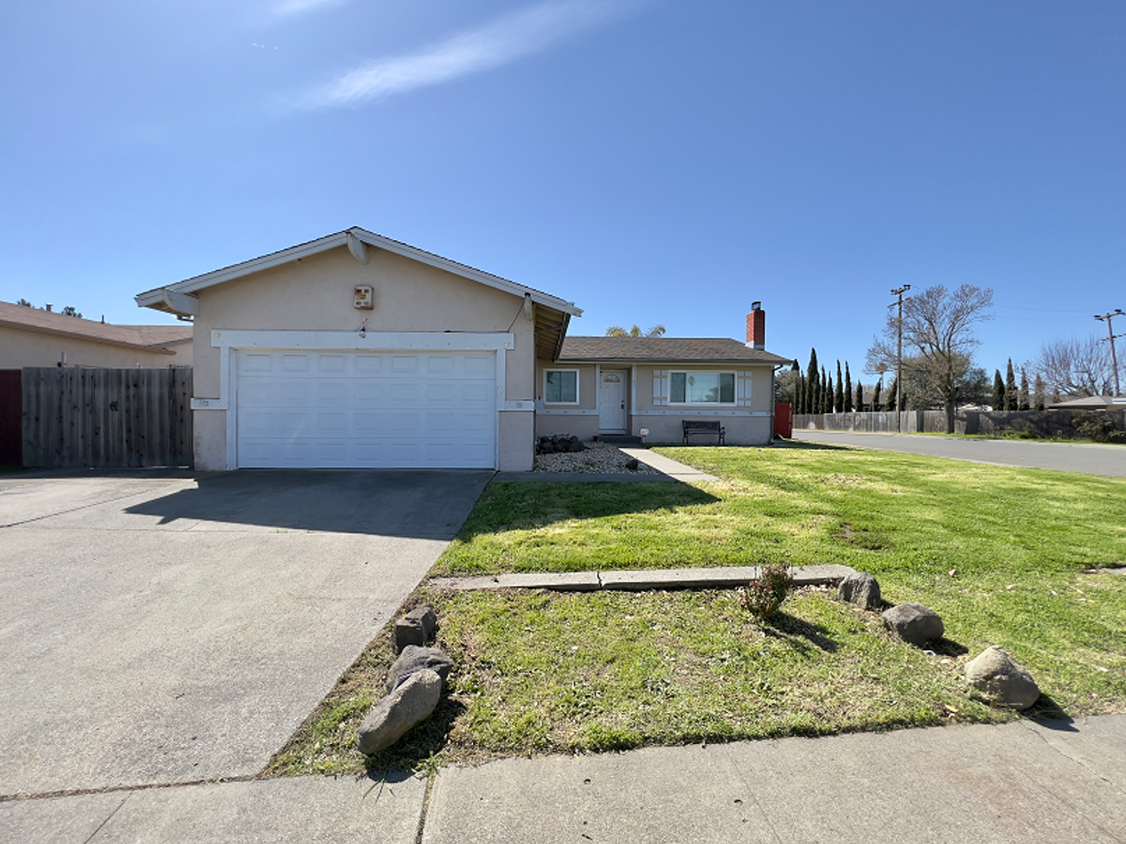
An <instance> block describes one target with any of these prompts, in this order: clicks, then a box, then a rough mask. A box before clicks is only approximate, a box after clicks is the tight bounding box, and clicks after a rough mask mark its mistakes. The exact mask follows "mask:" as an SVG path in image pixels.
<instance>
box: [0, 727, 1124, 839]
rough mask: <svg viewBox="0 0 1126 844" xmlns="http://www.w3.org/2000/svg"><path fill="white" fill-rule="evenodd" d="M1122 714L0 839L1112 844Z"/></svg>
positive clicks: (445, 775)
mask: <svg viewBox="0 0 1126 844" xmlns="http://www.w3.org/2000/svg"><path fill="white" fill-rule="evenodd" d="M1123 760H1126V716H1102V717H1095V718H1089V719H1084V720H1082V721H1078V722H1075V723H1064V722H1050V723H1045V724H1038V723H1035V722H1032V721H1026V720H1022V721H1017V722H1014V723H1010V724H1005V725H1001V726H970V727H958V726H951V727H938V728H933V729H925V730H899V731H896V732H890V733H861V734H855V735H846V736H834V737H828V738H817V739H805V738H788V739H781V740H775V741H759V742H739V743H734V744H726V745H708V746H699V745H695V746H691V747H677V748H649V749H644V750H638V751H631V752H628V753H620V754H613V753H612V754H600V755H592V756H550V757H544V758H540V759H507V760H503V761H499V762H493V763H489V764H487V765H482V766H480V767H476V768H445V769H442V770H441V771H439V772H438V774H437V775H436V777H435V779H434V782H433V784H432V786H431V789H430V793H429V799H427V794H426V783H425V782H424V781H423V780H421V779H418V778H412V777H407V778H403V779H401V780H398V781H393V782H387V783H383V784H380V783H373V782H371V781H370V780H367V779H360V780H356V779H354V778H350V777H341V778H336V779H333V778H311V777H310V778H300V779H291V780H270V781H256V782H237V783H222V784H214V785H185V786H177V787H171V788H150V789H142V790H136V791H116V792H109V793H104V794H88V795H76V796H70V797H55V798H39V799H35V798H32V799H26V800H15V801H8V802H3V803H0V837H2V838H3V840H6V841H20V842H28V843H29V844H34V842H40V841H51V842H62V844H70V842H74V844H84V843H85V842H89V844H104V842H141V841H160V842H169V844H181V843H182V844H187V843H188V842H205V841H207V842H210V841H224V842H232V843H233V844H237V843H238V842H252V841H253V842H290V841H302V842H317V841H326V842H327V841H331V842H336V843H337V844H352V843H353V842H356V844H359V842H388V843H389V844H390V842H396V844H400V843H401V844H413V842H415V841H416V840H418V833H419V830H420V828H421V833H422V835H421V841H422V842H423V844H455V842H501V843H502V844H503V842H526V841H535V842H539V843H540V844H555V842H560V844H562V842H577V844H585V842H588V841H593V842H669V841H691V842H693V844H708V842H759V841H761V842H773V843H774V844H798V843H799V842H802V843H804V842H833V843H834V844H853V842H855V844H860V842H864V844H883V842H887V844H892V842H894V843H895V844H901V842H911V844H929V843H930V842H935V844H938V842H943V844H953V842H967V844H969V842H972V844H979V842H996V844H1008V843H1009V842H1012V844H1017V842H1019V844H1036V843H1037V842H1044V844H1049V842H1051V844H1057V842H1084V844H1103V842H1107V844H1109V843H1110V842H1119V844H1121V842H1123V841H1126V773H1124V772H1123Z"/></svg>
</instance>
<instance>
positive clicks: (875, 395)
mask: <svg viewBox="0 0 1126 844" xmlns="http://www.w3.org/2000/svg"><path fill="white" fill-rule="evenodd" d="M883 388H884V376H882V375H881V376H880V380H879V381H877V382H876V386H875V387H873V388H872V410H873V411H878V410H880V390H882V389H883Z"/></svg>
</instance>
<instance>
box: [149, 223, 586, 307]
mask: <svg viewBox="0 0 1126 844" xmlns="http://www.w3.org/2000/svg"><path fill="white" fill-rule="evenodd" d="M349 236H351V237H353V238H356V239H357V240H359V241H361V242H362V243H365V244H367V245H368V246H373V247H375V248H376V249H383V250H386V251H387V252H391V253H393V254H396V255H401V256H403V257H405V258H410V259H412V260H415V261H418V262H419V263H422V264H426V265H428V266H431V267H435V268H436V269H440V270H445V271H446V272H449V273H453V274H454V275H457V276H461V277H462V278H466V279H469V280H471V281H476V282H478V283H480V284H484V285H486V286H488V287H492V288H495V289H497V290H502V291H504V292H506V293H511V294H512V295H514V296H520V297H524V296H525V295H528V296H530V297H531V299H532V301H533V302H534V303H536V304H539V305H546V306H547V307H549V308H554V309H556V310H558V311H561V312H563V313H565V314H568V315H571V316H581V315H582V309H581V308H577V307H575V303H574V302H567V301H565V300H563V299H560V298H558V297H557V296H552V295H550V294H548V293H544V292H542V291H540V290H536V289H534V288H531V287H526V286H524V285H522V284H517V283H516V282H514V281H509V280H508V279H506V278H501V277H500V276H496V275H493V274H492V273H487V272H485V271H484V270H478V269H475V268H474V267H470V266H467V265H466V264H459V263H458V262H457V261H451V260H450V259H448V258H443V257H442V256H440V255H435V254H434V253H432V252H426V251H424V250H422V249H418V248H416V247H414V246H410V245H408V244H406V243H400V242H399V241H397V240H391V239H390V238H387V237H384V236H383V235H379V234H375V233H374V232H369V231H367V230H366V229H361V228H359V227H353V228H350V229H346V230H345V231H342V232H337V233H335V234H330V235H327V236H326V237H322V238H318V239H317V240H311V241H309V242H308V243H301V244H298V245H297V246H291V247H289V248H288V249H282V250H281V251H279V252H272V253H270V254H269V255H263V256H262V257H260V258H253V259H251V260H249V261H243V262H242V263H240V264H234V265H232V266H230V267H224V268H223V269H220V270H214V271H212V272H209V273H204V274H203V275H197V276H193V277H192V278H188V279H185V280H183V281H178V282H176V283H174V284H168V285H164V286H163V287H157V288H154V289H152V290H146V291H145V292H144V293H141V294H138V295H137V296H136V297H135V298H136V301H137V304H138V305H139V306H140V307H143V308H153V309H155V310H158V311H165V312H167V313H175V314H181V311H179V310H177V308H178V307H179V305H178V304H176V303H173V302H169V301H168V297H167V296H165V295H164V292H165V291H171V292H173V293H178V294H192V293H198V292H199V291H200V290H206V289H207V288H209V287H214V286H215V285H218V284H224V283H226V282H228V281H234V280H235V279H239V278H243V277H245V276H248V275H252V274H253V273H258V272H262V271H263V270H268V269H272V268H274V267H279V266H282V265H283V264H288V263H290V262H292V261H297V260H300V259H301V258H307V257H310V256H312V255H317V254H320V253H321V252H326V251H328V250H329V249H336V248H338V247H341V246H348V244H349V240H348V238H349ZM183 315H185V316H186V315H188V313H184V314H183Z"/></svg>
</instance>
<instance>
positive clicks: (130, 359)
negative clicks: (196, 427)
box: [0, 326, 192, 369]
mask: <svg viewBox="0 0 1126 844" xmlns="http://www.w3.org/2000/svg"><path fill="white" fill-rule="evenodd" d="M172 348H174V349H182V350H184V352H185V355H184V356H183V357H181V356H180V355H168V354H161V353H160V352H156V351H148V350H145V349H131V348H127V347H123V346H117V345H112V344H109V343H94V342H91V341H89V340H83V339H81V338H77V337H63V336H61V335H58V334H43V333H41V332H38V331H24V330H22V329H18V328H11V327H9V326H0V369H22V368H23V367H25V366H57V365H58V363H59V361H60V360H61V359H62V354H63V352H65V353H66V365H67V367H68V368H107V369H135V368H136V367H137V366H140V367H141V368H142V369H159V368H161V367H165V366H185V365H186V366H191V352H192V350H191V343H184V344H182V345H180V346H178V347H172ZM185 360H186V363H185Z"/></svg>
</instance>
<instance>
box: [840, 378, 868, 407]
mask: <svg viewBox="0 0 1126 844" xmlns="http://www.w3.org/2000/svg"><path fill="white" fill-rule="evenodd" d="M845 377H846V378H847V377H848V373H847V372H846V373H845ZM856 412H857V413H863V412H864V385H863V384H861V383H860V382H859V381H857V382H856Z"/></svg>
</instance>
